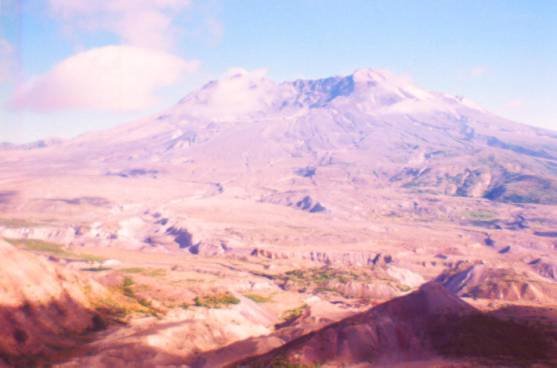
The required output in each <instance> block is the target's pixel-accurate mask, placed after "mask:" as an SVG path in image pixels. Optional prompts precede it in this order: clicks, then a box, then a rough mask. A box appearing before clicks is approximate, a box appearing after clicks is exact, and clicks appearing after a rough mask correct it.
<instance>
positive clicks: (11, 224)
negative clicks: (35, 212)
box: [0, 218, 38, 228]
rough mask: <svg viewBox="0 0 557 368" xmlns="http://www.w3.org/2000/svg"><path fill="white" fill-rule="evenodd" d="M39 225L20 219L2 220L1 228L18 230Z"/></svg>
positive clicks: (0, 221) (0, 220)
mask: <svg viewBox="0 0 557 368" xmlns="http://www.w3.org/2000/svg"><path fill="white" fill-rule="evenodd" d="M37 225H38V224H37V223H35V222H31V221H29V220H26V219H18V218H0V226H4V227H8V228H18V227H32V226H37Z"/></svg>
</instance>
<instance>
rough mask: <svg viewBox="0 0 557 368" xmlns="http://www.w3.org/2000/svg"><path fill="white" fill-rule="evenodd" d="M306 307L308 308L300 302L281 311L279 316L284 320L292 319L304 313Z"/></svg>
mask: <svg viewBox="0 0 557 368" xmlns="http://www.w3.org/2000/svg"><path fill="white" fill-rule="evenodd" d="M307 308H308V306H307V304H302V305H300V306H299V307H296V308H293V309H289V310H287V311H285V312H284V313H282V315H281V317H280V318H281V319H282V320H283V321H284V322H289V321H293V320H295V319H297V318H300V316H301V315H302V314H303V313H304V311H305V310H306V309H307Z"/></svg>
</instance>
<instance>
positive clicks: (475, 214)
mask: <svg viewBox="0 0 557 368" xmlns="http://www.w3.org/2000/svg"><path fill="white" fill-rule="evenodd" d="M464 216H465V217H466V218H468V219H470V220H477V221H490V220H494V219H496V218H497V214H496V213H495V212H491V211H485V210H478V211H467V212H465V214H464Z"/></svg>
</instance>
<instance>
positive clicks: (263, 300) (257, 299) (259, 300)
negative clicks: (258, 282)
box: [243, 293, 273, 304]
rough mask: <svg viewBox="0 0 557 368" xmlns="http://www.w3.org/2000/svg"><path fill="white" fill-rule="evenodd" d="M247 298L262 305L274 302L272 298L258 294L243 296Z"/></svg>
mask: <svg viewBox="0 0 557 368" xmlns="http://www.w3.org/2000/svg"><path fill="white" fill-rule="evenodd" d="M243 295H244V296H245V297H246V298H248V299H250V300H252V301H254V302H256V303H259V304H262V303H269V302H272V301H273V298H272V297H271V296H268V295H261V294H256V293H245V294H243Z"/></svg>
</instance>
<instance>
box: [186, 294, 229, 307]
mask: <svg viewBox="0 0 557 368" xmlns="http://www.w3.org/2000/svg"><path fill="white" fill-rule="evenodd" d="M194 303H195V306H196V307H205V308H223V307H227V306H229V305H234V304H239V303H240V299H238V298H236V297H235V296H234V295H232V294H231V293H229V292H228V291H225V292H219V293H213V294H208V295H202V296H196V297H195V299H194Z"/></svg>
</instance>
